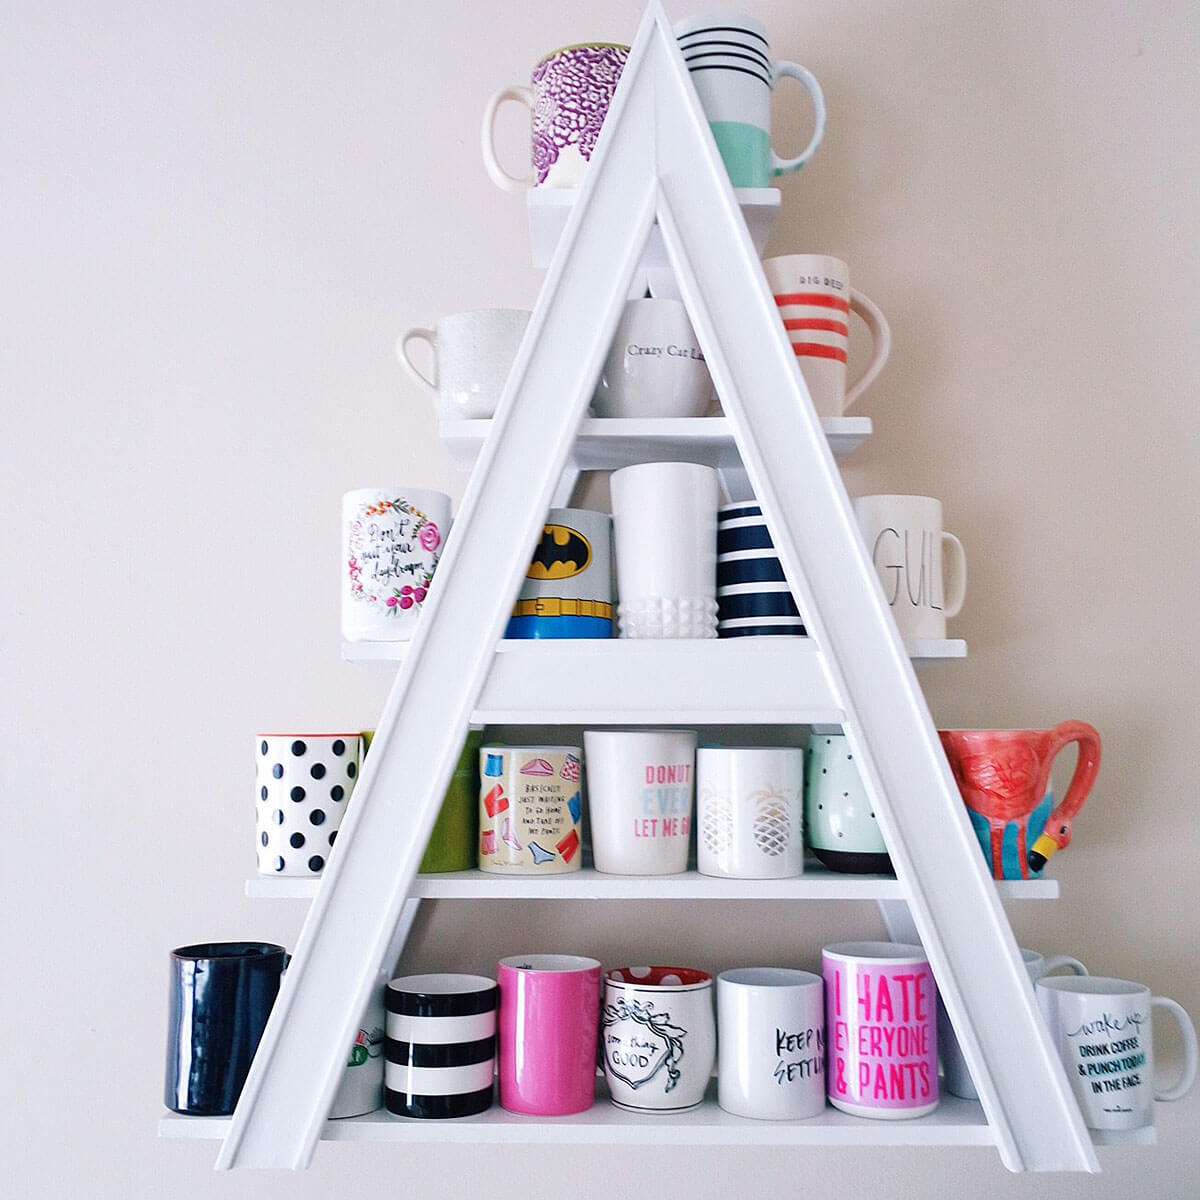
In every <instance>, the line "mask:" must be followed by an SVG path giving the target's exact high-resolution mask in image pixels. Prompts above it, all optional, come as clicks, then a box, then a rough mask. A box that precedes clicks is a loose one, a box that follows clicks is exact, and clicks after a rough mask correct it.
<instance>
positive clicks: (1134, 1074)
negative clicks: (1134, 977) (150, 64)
mask: <svg viewBox="0 0 1200 1200" xmlns="http://www.w3.org/2000/svg"><path fill="white" fill-rule="evenodd" d="M1034 991H1035V992H1036V993H1037V1000H1038V1006H1039V1007H1040V1008H1041V1010H1042V1016H1043V1017H1044V1018H1045V1020H1046V1026H1047V1028H1048V1029H1049V1031H1050V1040H1051V1041H1052V1042H1053V1043H1054V1048H1055V1050H1057V1051H1058V1056H1059V1058H1060V1059H1061V1060H1062V1064H1063V1067H1064V1068H1065V1069H1066V1072H1067V1078H1068V1079H1070V1081H1071V1090H1072V1091H1073V1092H1074V1094H1075V1099H1076V1100H1077V1101H1078V1102H1079V1107H1080V1109H1081V1110H1082V1112H1083V1121H1084V1124H1085V1125H1087V1127H1088V1128H1089V1129H1141V1128H1143V1127H1144V1126H1147V1125H1153V1124H1154V1102H1155V1101H1156V1100H1182V1099H1183V1097H1184V1096H1186V1095H1187V1093H1188V1092H1189V1091H1190V1090H1191V1087H1192V1084H1193V1083H1194V1082H1195V1080H1196V1067H1197V1061H1198V1059H1200V1053H1198V1051H1197V1044H1196V1031H1195V1029H1194V1028H1193V1026H1192V1022H1191V1018H1190V1017H1189V1016H1188V1015H1187V1012H1186V1011H1185V1010H1184V1009H1183V1008H1182V1007H1181V1006H1180V1005H1178V1004H1176V1003H1175V1001H1174V1000H1168V999H1167V998H1166V997H1165V996H1152V995H1151V994H1150V989H1149V988H1148V987H1145V986H1144V985H1143V984H1140V983H1131V982H1130V981H1129V980H1126V979H1105V978H1102V977H1100V976H1098V975H1089V976H1086V977H1083V978H1075V977H1074V976H1071V975H1063V976H1056V977H1055V978H1053V979H1039V980H1038V981H1037V983H1036V984H1035V985H1034ZM1154 1009H1158V1010H1159V1011H1160V1012H1166V1013H1169V1014H1170V1015H1171V1016H1172V1017H1174V1018H1175V1020H1176V1021H1177V1022H1178V1024H1179V1032H1180V1033H1181V1034H1182V1035H1183V1049H1184V1064H1183V1072H1182V1074H1181V1075H1180V1077H1179V1079H1178V1080H1177V1081H1176V1082H1175V1084H1174V1085H1173V1086H1171V1087H1166V1088H1159V1087H1158V1086H1157V1085H1156V1084H1155V1081H1154V1038H1153V1032H1152V1022H1151V1013H1152V1011H1153V1010H1154Z"/></svg>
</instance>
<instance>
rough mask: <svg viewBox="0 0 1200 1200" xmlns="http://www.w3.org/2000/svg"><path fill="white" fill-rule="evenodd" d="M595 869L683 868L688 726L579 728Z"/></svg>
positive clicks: (690, 791)
mask: <svg viewBox="0 0 1200 1200" xmlns="http://www.w3.org/2000/svg"><path fill="white" fill-rule="evenodd" d="M583 747H584V750H583V756H584V761H585V762H586V763H587V773H588V812H589V814H590V817H591V824H592V853H593V855H594V857H595V864H596V870H597V871H602V872H604V873H605V874H608V875H677V874H679V873H680V872H681V871H686V870H687V857H688V841H689V835H690V833H691V828H692V802H693V799H694V795H695V786H694V780H695V764H696V734H695V732H694V731H693V730H691V729H632V730H604V731H600V732H597V731H593V730H588V731H585V732H584V735H583Z"/></svg>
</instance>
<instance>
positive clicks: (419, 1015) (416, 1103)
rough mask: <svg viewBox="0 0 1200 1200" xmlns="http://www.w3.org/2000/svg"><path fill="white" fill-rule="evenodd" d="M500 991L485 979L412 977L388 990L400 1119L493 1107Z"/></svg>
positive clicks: (393, 1096)
mask: <svg viewBox="0 0 1200 1200" xmlns="http://www.w3.org/2000/svg"><path fill="white" fill-rule="evenodd" d="M499 1003H500V989H499V987H498V986H497V985H496V981H495V980H494V979H487V978H485V977H484V976H482V975H441V974H439V975H407V976H404V977H402V978H399V979H393V980H392V981H391V982H390V983H389V984H388V986H387V1038H386V1041H385V1043H384V1055H385V1058H386V1060H387V1061H386V1063H385V1066H384V1102H385V1104H386V1105H387V1110H388V1112H390V1113H394V1114H396V1116H400V1117H424V1118H434V1119H438V1118H443V1117H469V1116H473V1115H474V1114H475V1113H481V1112H483V1111H484V1110H485V1109H487V1108H490V1107H491V1105H492V1081H493V1077H494V1075H495V1071H496V1011H497V1008H498V1006H499Z"/></svg>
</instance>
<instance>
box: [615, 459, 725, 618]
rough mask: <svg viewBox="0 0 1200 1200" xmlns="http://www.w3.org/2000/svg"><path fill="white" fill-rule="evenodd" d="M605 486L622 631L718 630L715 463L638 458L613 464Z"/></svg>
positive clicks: (717, 494) (717, 492) (618, 616)
mask: <svg viewBox="0 0 1200 1200" xmlns="http://www.w3.org/2000/svg"><path fill="white" fill-rule="evenodd" d="M609 487H610V489H611V492H612V510H613V541H614V545H615V548H616V553H617V594H618V604H617V624H618V628H619V631H620V636H621V637H632V638H714V637H716V636H717V584H716V566H717V502H718V499H719V496H720V489H719V485H718V482H717V473H716V471H714V470H713V468H712V467H703V466H699V465H698V464H696V463H639V464H638V465H637V466H633V467H624V468H622V469H621V470H619V471H614V472H613V474H612V476H611V478H610V479H609Z"/></svg>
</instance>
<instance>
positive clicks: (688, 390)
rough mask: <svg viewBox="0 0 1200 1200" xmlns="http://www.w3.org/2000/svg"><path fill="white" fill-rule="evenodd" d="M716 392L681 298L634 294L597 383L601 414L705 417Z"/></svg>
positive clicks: (596, 407) (596, 406)
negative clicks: (646, 297) (644, 296)
mask: <svg viewBox="0 0 1200 1200" xmlns="http://www.w3.org/2000/svg"><path fill="white" fill-rule="evenodd" d="M712 398H713V387H712V379H711V378H710V377H709V374H708V367H707V366H706V365H705V363H704V354H703V352H702V351H701V349H700V343H699V341H697V339H696V335H695V333H694V332H693V331H692V323H691V321H690V320H688V315H687V309H686V308H685V307H684V306H683V303H682V301H679V300H655V299H652V298H650V299H640V300H630V301H629V302H628V303H627V304H626V305H625V312H624V314H623V315H622V317H621V323H620V324H619V325H618V326H617V332H616V336H615V337H614V338H613V342H612V346H611V348H610V349H609V352H608V358H607V359H605V362H604V368H603V370H602V371H601V373H600V382H599V383H598V384H597V385H596V395H595V398H594V400H593V401H592V410H593V411H594V412H595V414H596V416H598V417H702V416H704V414H705V413H706V412H707V411H708V408H709V405H710V404H711V403H712Z"/></svg>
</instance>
